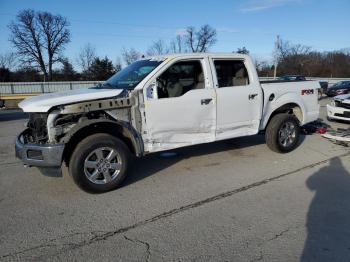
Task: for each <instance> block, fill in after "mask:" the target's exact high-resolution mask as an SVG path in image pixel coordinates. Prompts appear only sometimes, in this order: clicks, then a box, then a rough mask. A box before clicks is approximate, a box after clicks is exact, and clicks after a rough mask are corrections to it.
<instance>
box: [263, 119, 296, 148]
mask: <svg viewBox="0 0 350 262" xmlns="http://www.w3.org/2000/svg"><path fill="white" fill-rule="evenodd" d="M299 137H300V126H299V121H298V119H297V118H296V117H295V116H293V115H290V114H278V115H275V116H274V117H273V118H272V119H271V120H270V122H269V124H268V126H267V128H266V132H265V138H266V144H267V146H268V147H269V148H270V149H271V150H272V151H274V152H277V153H288V152H290V151H292V150H294V149H295V148H296V147H297V146H298V142H299Z"/></svg>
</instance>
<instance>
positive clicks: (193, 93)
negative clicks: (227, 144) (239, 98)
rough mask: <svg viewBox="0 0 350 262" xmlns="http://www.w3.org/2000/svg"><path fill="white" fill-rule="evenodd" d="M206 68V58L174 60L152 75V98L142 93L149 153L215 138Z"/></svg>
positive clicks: (213, 94)
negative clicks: (153, 86)
mask: <svg viewBox="0 0 350 262" xmlns="http://www.w3.org/2000/svg"><path fill="white" fill-rule="evenodd" d="M208 71H209V65H208V61H207V60H205V59H191V60H177V61H174V62H173V63H172V64H171V65H170V66H168V67H167V68H166V69H164V70H163V71H162V72H160V73H159V74H158V75H157V76H156V77H155V79H154V80H153V82H154V83H156V88H154V92H156V93H155V94H153V95H152V97H149V96H148V95H147V93H148V91H147V90H146V91H145V92H144V94H145V113H146V126H147V128H146V129H147V137H148V141H147V142H146V143H147V146H148V150H149V151H150V152H155V151H160V150H166V149H172V148H177V147H182V146H187V145H192V144H199V143H205V142H211V141H214V140H215V128H216V104H215V91H214V89H213V85H212V81H211V79H210V78H209V77H208V73H207V72H208ZM146 89H147V87H146Z"/></svg>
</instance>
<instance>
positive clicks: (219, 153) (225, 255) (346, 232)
mask: <svg viewBox="0 0 350 262" xmlns="http://www.w3.org/2000/svg"><path fill="white" fill-rule="evenodd" d="M327 101H328V100H327V99H323V100H321V118H322V119H324V121H325V123H327V124H329V125H331V126H332V127H335V128H337V127H344V128H346V127H349V124H347V123H337V122H328V121H327V120H325V104H326V103H327ZM25 121H26V116H25V115H24V114H22V113H20V112H18V111H2V112H0V141H1V142H0V167H1V168H0V261H13V260H18V261H23V260H24V261H61V260H63V261H349V258H350V190H349V188H350V151H349V148H347V147H343V146H339V145H335V144H333V143H331V142H330V141H328V140H326V139H324V138H322V137H321V136H320V135H318V134H312V135H303V139H302V141H301V144H300V146H299V147H298V148H297V149H296V150H295V151H293V152H291V153H289V154H276V153H274V152H271V151H270V150H269V149H268V148H267V146H266V145H265V141H264V137H263V136H261V135H257V136H252V137H244V138H237V139H231V140H227V141H221V142H217V143H212V144H203V145H197V146H192V147H187V148H182V149H179V150H176V154H175V155H168V156H162V155H161V154H152V155H149V156H147V157H145V158H143V159H138V160H135V161H134V163H133V165H132V170H131V172H130V174H129V176H128V178H127V180H126V181H125V183H124V186H123V187H122V188H120V189H118V190H115V191H112V192H109V193H105V194H88V193H85V192H83V191H81V190H80V189H78V188H77V187H76V186H75V185H74V183H73V181H72V179H71V178H70V177H69V175H68V174H67V170H66V168H64V176H63V177H62V178H53V177H46V176H43V175H41V174H40V172H39V171H38V170H37V169H35V168H24V167H23V165H22V164H21V162H20V161H19V160H17V159H16V158H15V157H14V139H15V137H16V135H17V134H18V133H19V132H20V131H21V130H22V129H23V125H24V123H25Z"/></svg>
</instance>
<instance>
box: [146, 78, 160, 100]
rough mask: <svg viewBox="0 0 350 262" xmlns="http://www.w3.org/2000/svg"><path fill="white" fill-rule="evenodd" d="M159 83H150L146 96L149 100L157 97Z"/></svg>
mask: <svg viewBox="0 0 350 262" xmlns="http://www.w3.org/2000/svg"><path fill="white" fill-rule="evenodd" d="M156 88H157V85H156V83H155V82H154V83H152V84H150V85H149V86H148V87H147V88H146V97H147V100H151V99H157V98H158V97H157V89H156Z"/></svg>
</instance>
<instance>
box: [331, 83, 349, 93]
mask: <svg viewBox="0 0 350 262" xmlns="http://www.w3.org/2000/svg"><path fill="white" fill-rule="evenodd" d="M347 93H350V81H340V82H337V83H336V84H334V85H332V86H331V87H329V88H328V90H327V92H326V94H327V96H338V95H343V94H347Z"/></svg>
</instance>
